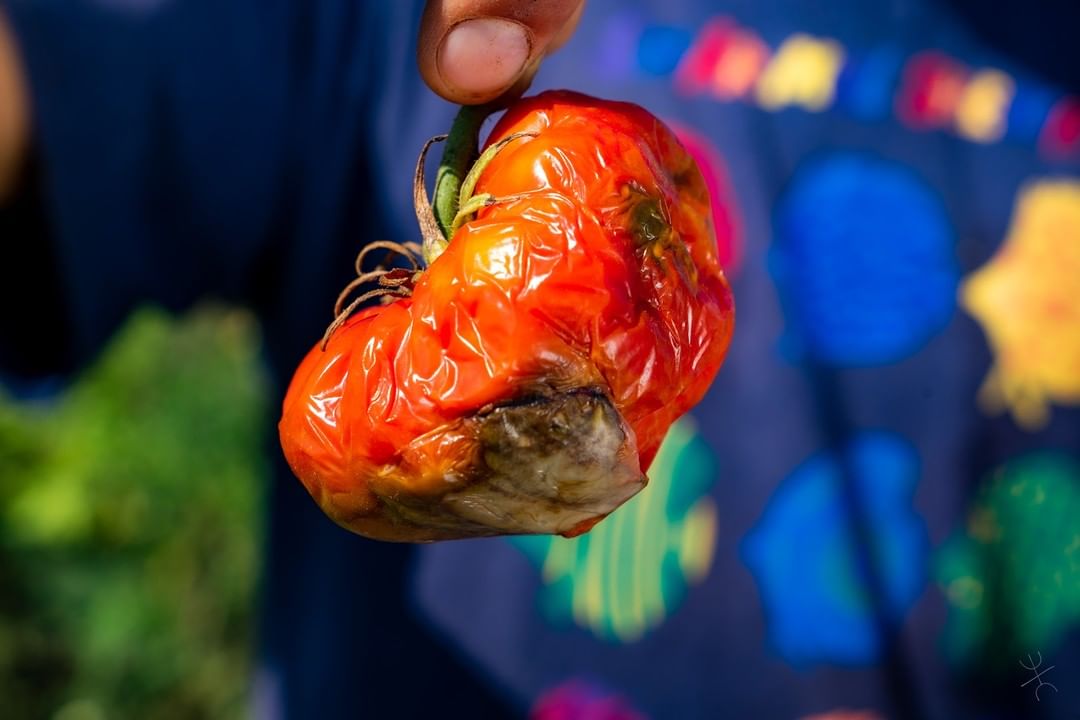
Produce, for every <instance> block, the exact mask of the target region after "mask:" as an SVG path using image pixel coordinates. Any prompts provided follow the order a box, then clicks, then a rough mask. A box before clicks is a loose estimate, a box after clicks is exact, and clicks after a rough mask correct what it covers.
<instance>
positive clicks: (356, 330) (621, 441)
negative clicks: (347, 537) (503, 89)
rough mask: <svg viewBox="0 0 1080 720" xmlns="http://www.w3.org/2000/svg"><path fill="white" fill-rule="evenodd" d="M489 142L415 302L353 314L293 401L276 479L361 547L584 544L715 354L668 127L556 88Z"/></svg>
mask: <svg viewBox="0 0 1080 720" xmlns="http://www.w3.org/2000/svg"><path fill="white" fill-rule="evenodd" d="M500 140H502V141H504V142H503V144H502V145H500V146H498V151H497V152H495V153H494V156H493V157H492V158H490V159H489V161H488V160H486V161H485V164H484V165H483V167H482V171H481V172H480V174H479V177H478V179H477V182H476V184H475V188H473V189H472V197H473V198H476V199H479V201H480V202H473V203H470V204H469V205H470V206H472V207H477V208H479V209H478V211H477V212H476V214H475V217H473V216H471V215H468V216H465V217H464V218H462V217H461V216H459V221H461V220H462V219H464V222H461V223H460V227H457V228H456V229H455V230H454V232H453V234H452V236H451V237H450V240H449V242H448V243H447V242H442V243H441V244H438V247H435V248H434V249H432V245H431V244H430V243H429V246H428V250H429V251H430V252H429V253H428V259H429V260H431V262H430V265H429V266H428V267H427V268H426V269H424V270H422V271H420V272H418V273H416V275H415V277H414V278H413V280H412V282H411V294H410V295H409V296H408V297H401V298H398V299H395V300H394V301H393V302H390V303H388V304H382V305H376V306H372V307H368V308H366V309H363V310H361V311H360V312H357V313H356V314H354V315H352V316H351V317H349V318H348V319H347V320H346V321H345V322H344V324H342V325H341V326H340V327H338V328H336V330H334V332H333V333H332V334H331V335H330V337H329V340H328V342H327V343H326V345H325V348H323V347H321V346H317V347H315V348H314V349H312V351H311V352H310V353H309V354H308V356H307V357H306V358H305V359H304V361H303V362H302V363H301V365H300V367H299V368H298V370H297V371H296V374H295V377H294V379H293V382H292V384H291V386H290V388H289V391H288V393H287V395H286V398H285V402H284V407H283V414H282V419H281V422H280V425H279V429H280V435H281V444H282V448H283V450H284V452H285V455H286V458H287V459H288V461H289V463H290V466H291V467H292V469H293V471H294V472H295V473H296V475H297V476H298V477H299V478H300V480H301V481H302V482H303V483H304V485H305V487H306V488H307V489H308V491H309V492H310V493H311V495H312V496H313V497H314V498H315V500H316V501H317V502H318V503H319V505H320V506H321V507H322V508H323V510H324V511H325V512H326V513H327V514H328V515H329V516H330V517H331V518H333V519H334V520H335V521H337V522H338V523H340V524H341V525H343V526H345V527H347V528H349V529H351V530H353V531H355V532H358V533H360V534H362V535H366V536H368V537H373V538H378V539H385V540H398V541H429V540H438V539H448V538H458V537H473V536H483V535H497V534H507V533H560V534H564V535H574V534H578V533H580V532H584V531H585V530H587V529H588V528H589V527H591V526H592V525H593V524H595V523H596V522H597V521H599V520H600V519H602V518H603V517H604V516H606V515H607V514H608V513H610V512H611V511H613V510H614V509H615V508H617V507H618V506H619V505H620V504H621V503H623V502H625V501H626V500H627V499H629V498H630V497H631V496H633V495H634V494H635V493H636V492H637V491H639V490H640V489H641V488H642V487H643V486H644V484H645V482H646V478H645V476H644V473H643V469H644V468H647V467H648V465H649V463H650V462H651V461H652V459H653V457H654V456H655V454H656V451H657V449H658V448H659V446H660V443H661V441H662V440H663V438H664V435H665V433H666V432H667V430H668V428H669V427H670V426H671V424H672V423H673V422H674V421H675V420H676V419H677V418H678V417H679V416H681V415H682V414H683V413H685V412H686V411H687V410H688V409H689V408H691V407H692V406H693V405H695V404H696V403H697V402H699V401H700V400H701V398H702V397H703V396H704V394H705V392H706V391H707V389H708V387H709V385H710V384H711V382H712V380H713V378H714V376H715V375H716V373H717V371H718V370H719V368H720V365H721V363H722V362H723V359H724V355H725V353H726V351H727V347H728V344H729V341H730V338H731V333H732V330H733V325H734V306H733V300H732V296H731V292H730V290H729V287H728V284H727V282H726V281H725V278H724V274H723V271H722V269H721V267H720V265H719V262H718V259H717V242H716V237H715V233H714V229H713V223H712V219H711V217H710V198H709V195H708V191H707V189H706V187H705V184H704V181H703V180H702V176H701V173H700V172H699V171H698V168H697V167H696V165H695V164H694V161H693V160H692V159H691V157H690V156H689V155H688V154H687V152H686V151H685V150H684V149H683V148H682V146H681V145H680V144H679V142H678V141H677V140H676V138H675V136H674V135H673V134H672V132H671V131H670V130H669V129H668V128H667V127H665V126H664V125H663V124H662V123H661V122H660V121H659V120H657V119H656V118H655V117H654V116H652V115H651V114H649V113H648V112H646V111H645V110H643V109H642V108H640V107H637V106H635V105H630V104H624V103H617V102H608V101H603V100H597V99H594V98H589V97H586V96H583V95H578V94H574V93H569V92H549V93H543V94H540V95H537V96H535V97H532V98H528V99H524V100H521V101H519V102H518V103H516V104H515V105H513V106H512V107H511V108H510V109H508V110H507V112H506V113H505V115H504V116H503V117H502V119H501V120H500V122H499V123H498V124H497V126H496V127H495V129H494V130H493V131H492V133H491V136H490V138H489V139H488V144H489V146H490V145H491V144H493V143H499V141H500ZM489 154H490V153H489ZM464 199H465V200H467V199H468V198H464ZM462 207H465V206H464V205H463V206H462Z"/></svg>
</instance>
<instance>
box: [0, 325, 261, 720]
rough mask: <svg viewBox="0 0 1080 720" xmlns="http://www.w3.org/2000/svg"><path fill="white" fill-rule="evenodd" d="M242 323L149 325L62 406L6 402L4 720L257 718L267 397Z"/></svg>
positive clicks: (114, 345)
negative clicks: (250, 699)
mask: <svg viewBox="0 0 1080 720" xmlns="http://www.w3.org/2000/svg"><path fill="white" fill-rule="evenodd" d="M256 330H257V328H256V325H255V323H254V320H253V318H252V317H251V316H250V315H249V314H246V313H244V312H239V311H236V310H229V309H224V308H221V307H207V308H203V309H200V310H197V311H194V312H193V313H191V314H190V315H188V316H185V317H182V318H174V317H171V316H169V315H167V314H165V313H163V312H160V311H156V310H152V309H147V310H143V311H141V312H139V313H138V314H136V315H135V316H134V317H132V319H131V320H130V321H129V322H128V323H127V325H126V327H125V328H124V330H123V331H121V333H120V334H119V335H118V336H117V337H116V338H115V339H114V340H113V341H112V342H111V343H110V345H109V347H108V349H107V350H106V351H105V352H104V354H103V355H102V356H101V357H100V358H99V359H98V360H97V361H96V362H95V363H94V364H93V366H91V367H89V368H88V369H87V370H86V371H85V372H83V373H82V374H81V375H80V376H79V378H78V379H77V380H76V381H75V382H74V384H72V385H71V386H70V388H68V389H66V390H65V391H63V392H62V393H61V394H60V395H58V396H55V397H52V398H50V399H48V400H47V401H38V402H30V401H23V402H17V401H15V400H13V399H12V398H10V397H7V396H0V698H2V701H0V702H2V705H3V708H4V709H3V711H2V712H0V714H2V715H3V716H5V717H13V718H48V717H55V718H56V719H57V720H97V719H99V718H100V719H104V718H110V719H111V718H160V719H162V720H166V719H169V718H229V717H240V716H242V715H243V714H244V713H243V711H244V702H245V701H246V698H247V692H248V688H249V686H250V680H249V678H250V672H251V666H252V644H251V641H252V636H253V623H252V615H253V609H254V594H255V588H256V577H257V570H258V564H259V561H258V550H259V547H260V544H259V538H260V535H261V528H262V524H263V520H262V512H261V511H262V503H261V496H262V493H263V489H264V488H265V485H266V480H265V475H266V467H265V464H266V461H265V457H266V453H265V447H264V440H265V436H264V434H263V433H262V428H263V423H262V419H263V417H264V416H265V410H266V403H267V393H266V388H265V378H264V375H263V372H262V368H261V365H260V363H259V361H258V354H257V352H258V335H257V331H256Z"/></svg>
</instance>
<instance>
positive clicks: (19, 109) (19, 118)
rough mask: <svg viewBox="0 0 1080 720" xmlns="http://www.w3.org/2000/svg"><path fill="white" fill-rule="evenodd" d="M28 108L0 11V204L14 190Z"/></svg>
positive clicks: (26, 139)
mask: <svg viewBox="0 0 1080 720" xmlns="http://www.w3.org/2000/svg"><path fill="white" fill-rule="evenodd" d="M29 104H30V103H29V100H28V98H27V94H26V84H25V82H24V79H23V70H22V63H21V60H20V58H19V54H18V48H17V47H16V45H15V38H14V36H13V35H12V32H11V26H10V25H9V24H8V20H7V17H6V16H5V15H4V12H3V10H0V201H2V200H3V199H4V198H5V197H7V196H8V195H9V194H10V193H11V192H12V191H13V190H14V189H15V180H16V178H17V177H18V172H19V168H20V165H21V164H22V159H23V155H24V154H25V152H26V146H27V144H28V143H29V139H30V108H29Z"/></svg>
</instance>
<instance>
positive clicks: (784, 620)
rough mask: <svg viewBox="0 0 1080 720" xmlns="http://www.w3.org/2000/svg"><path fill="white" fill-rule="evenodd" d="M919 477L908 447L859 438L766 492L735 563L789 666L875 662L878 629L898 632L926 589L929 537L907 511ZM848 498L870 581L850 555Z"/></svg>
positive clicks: (883, 437)
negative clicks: (751, 584)
mask: <svg viewBox="0 0 1080 720" xmlns="http://www.w3.org/2000/svg"><path fill="white" fill-rule="evenodd" d="M845 473H846V474H848V475H849V478H848V482H850V483H851V485H850V488H851V490H852V491H851V492H848V491H846V489H845V485H844V482H845V480H844V477H845ZM918 477H919V462H918V458H917V457H916V455H915V451H914V449H913V448H912V447H911V446H910V445H909V444H908V443H906V442H905V441H904V440H902V439H901V438H899V437H898V436H896V435H893V434H891V433H884V432H863V433H861V434H859V435H858V436H856V437H855V439H854V440H852V441H851V442H849V443H848V445H847V446H846V447H845V448H843V450H842V451H841V452H839V453H837V452H828V451H822V452H819V453H817V454H816V455H814V456H813V457H811V458H810V459H809V460H807V461H806V462H805V463H803V464H802V465H800V466H799V467H798V468H796V469H795V470H794V472H792V473H791V475H789V476H788V477H787V479H785V480H784V482H783V483H781V485H780V487H779V488H778V489H777V490H776V492H775V493H774V494H773V496H772V498H771V499H770V500H769V503H768V505H767V506H766V508H765V511H764V513H763V514H762V516H761V518H760V520H759V521H758V523H757V525H756V526H755V527H754V529H753V530H751V532H750V533H749V534H748V535H747V536H746V538H745V539H744V541H743V543H742V557H743V561H744V562H745V563H746V565H747V567H748V568H749V569H750V572H751V573H752V574H753V575H754V578H755V580H756V581H757V584H758V589H759V592H760V593H761V599H762V604H763V606H764V608H765V613H766V619H767V621H768V634H769V639H770V641H771V643H772V645H773V646H774V647H775V648H776V650H777V651H778V652H779V653H780V655H781V656H782V657H783V658H784V659H785V660H787V661H788V662H789V663H791V664H793V665H796V666H806V665H811V664H815V663H835V664H841V665H864V664H869V663H872V662H874V661H875V660H877V659H879V658H880V656H881V653H882V650H883V647H884V644H885V642H884V641H885V638H884V637H883V632H882V628H883V627H891V628H895V627H898V626H899V624H900V622H901V621H902V619H903V617H904V616H905V615H906V613H907V612H908V610H909V609H910V608H911V606H912V605H913V604H914V603H915V600H916V599H917V598H918V596H919V595H920V594H921V593H922V590H923V588H924V587H925V585H926V572H927V569H926V563H927V554H928V552H929V541H928V539H927V533H926V527H925V524H924V522H923V520H922V518H921V517H920V516H919V515H917V514H916V513H915V511H914V510H913V509H912V507H911V504H912V496H913V495H914V492H915V486H916V484H917V482H918ZM853 497H854V498H857V502H858V505H859V507H860V510H859V512H860V513H861V515H862V517H863V520H864V522H865V527H866V528H868V530H869V532H868V535H869V537H868V538H867V539H868V543H867V544H868V545H869V547H868V548H867V549H866V553H865V555H864V557H865V558H867V559H869V561H870V566H871V567H872V568H873V570H872V572H873V573H874V574H873V576H871V575H870V571H868V570H867V568H866V566H865V565H863V564H861V563H860V555H859V553H858V552H857V551H856V548H857V547H858V542H859V539H858V538H859V535H858V533H857V532H856V531H855V526H854V525H853V523H852V518H853V514H852V512H851V510H852V498H853ZM871 577H873V578H874V579H875V581H876V587H877V588H878V591H877V595H875V592H874V590H873V589H872V588H874V587H875V583H872V582H871Z"/></svg>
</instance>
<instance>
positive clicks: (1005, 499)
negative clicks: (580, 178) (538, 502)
mask: <svg viewBox="0 0 1080 720" xmlns="http://www.w3.org/2000/svg"><path fill="white" fill-rule="evenodd" d="M272 5H273V6H272V7H268V6H267V5H266V4H264V3H258V2H247V1H243V0H235V1H230V2H220V0H218V1H212V0H125V1H124V2H118V1H117V0H57V1H56V2H50V3H41V2H37V3H35V2H27V1H26V0H14V1H13V2H11V3H9V4H8V5H6V6H3V9H0V11H3V12H7V13H9V14H10V18H11V22H12V26H13V29H14V33H15V36H16V37H17V38H18V41H19V43H20V48H21V51H22V52H23V54H24V57H25V60H26V65H27V70H26V72H27V76H28V81H29V84H30V88H31V94H32V98H33V101H34V108H35V116H34V143H33V149H32V152H31V153H30V155H29V156H28V158H27V162H26V164H25V167H24V168H23V173H22V175H21V176H20V177H21V182H20V184H19V186H18V190H17V192H16V193H15V194H14V195H12V196H11V197H10V198H8V199H7V200H6V201H4V202H2V203H0V243H3V245H2V246H0V247H2V249H3V250H4V252H5V256H4V259H3V261H0V308H3V309H4V310H3V311H4V322H3V324H2V325H0V373H2V374H0V717H4V718H6V717H13V718H16V719H18V720H21V719H22V718H54V719H57V720H97V719H99V718H178V719H179V718H230V717H241V716H247V715H254V716H255V717H259V718H280V717H289V718H307V717H320V718H322V717H326V718H338V717H342V718H352V717H373V718H383V717H432V716H435V715H438V716H445V717H470V718H472V717H476V718H481V717H482V718H488V717H491V718H496V717H532V718H535V719H537V720H579V719H580V720H586V719H587V720H643V719H644V718H654V719H659V720H666V719H667V718H675V719H677V720H684V719H693V718H710V719H711V718H721V717H731V718H736V719H740V720H741V719H742V718H765V719H766V720H771V719H773V718H778V719H780V720H795V719H796V718H798V719H805V720H810V719H813V720H884V719H889V720H891V719H893V718H904V719H906V718H928V719H933V720H938V719H941V720H954V719H963V720H966V719H967V718H973V719H977V720H1018V719H1023V720H1026V719H1028V718H1032V719H1047V718H1050V719H1053V720H1076V719H1077V718H1080V43H1078V42H1077V39H1076V33H1077V28H1080V6H1077V5H1076V3H1075V2H1054V1H1053V0H1030V1H1029V2H1023V3H1020V2H980V3H975V2H970V1H969V0H950V1H947V2H935V1H933V0H879V1H870V0H834V1H833V2H830V3H818V2H811V1H810V0H724V1H717V2H706V1H704V0H636V1H634V2H624V1H617V0H589V2H587V4H586V7H585V11H584V14H583V16H582V20H581V25H580V27H579V29H578V31H577V33H576V35H575V36H574V38H573V39H572V40H571V41H570V42H569V43H568V45H567V46H566V47H565V48H564V49H563V50H561V51H560V52H559V53H557V54H555V55H554V56H552V57H551V58H550V59H548V60H547V61H545V63H544V65H543V67H542V69H541V71H540V73H539V75H538V76H537V78H536V81H535V83H534V87H533V89H534V90H536V91H540V90H543V89H548V88H562V87H569V88H573V89H576V90H580V91H583V92H587V93H591V94H594V95H597V96H603V97H607V98H614V99H622V100H628V101H632V102H636V103H639V104H641V105H643V106H644V107H646V108H647V109H649V110H651V111H653V112H654V113H656V114H657V115H658V116H660V117H661V118H662V119H663V120H664V121H665V122H667V123H668V124H669V125H670V126H671V127H672V128H673V129H674V130H675V131H676V133H677V134H678V136H679V138H680V139H681V141H682V142H683V144H684V146H685V147H686V148H687V150H688V151H689V152H690V153H691V154H692V155H693V156H694V157H695V159H696V160H697V161H698V164H699V166H700V168H701V170H702V173H703V175H704V177H705V180H706V183H707V184H708V186H709V189H710V192H711V193H712V201H713V216H714V221H715V225H716V230H717V235H718V242H719V252H720V257H721V260H722V261H723V263H724V265H725V268H726V271H727V273H728V277H729V279H730V280H731V282H732V286H733V289H734V291H735V297H736V304H737V309H738V320H737V323H736V326H737V327H736V334H735V338H734V341H733V344H732V349H731V353H730V356H729V359H728V361H727V364H726V365H725V367H724V368H723V370H722V371H721V373H720V376H719V377H718V379H717V381H716V383H715V385H714V387H713V389H712V391H711V392H710V394H709V395H708V397H706V399H705V400H704V401H703V402H702V403H701V405H700V406H699V407H697V408H695V409H694V410H693V411H692V412H691V413H690V414H689V415H688V416H687V417H686V418H684V419H683V420H681V421H680V422H679V423H677V424H676V425H675V426H674V427H673V428H672V430H671V432H670V433H669V436H668V438H667V440H666V442H665V444H664V446H663V448H662V449H661V452H660V454H659V455H658V457H657V459H656V462H655V463H654V465H653V466H652V468H651V469H650V472H649V475H650V486H649V488H648V489H647V491H646V492H644V493H642V494H641V495H640V496H639V497H638V498H635V499H634V500H633V501H631V502H630V503H628V504H627V506H626V507H625V508H623V509H621V510H620V511H619V512H617V513H615V514H614V515H613V516H612V517H611V518H609V519H608V520H606V521H605V522H603V523H602V524H600V525H599V526H598V527H597V528H596V529H595V530H593V531H592V532H590V533H589V534H588V535H586V536H583V537H581V538H576V539H574V540H565V539H561V538H556V539H553V538H546V537H528V538H509V539H507V538H499V539H491V540H482V541H469V542H460V543H446V544H439V545H435V546H431V547H424V548H406V547H397V546H389V545H384V544H378V543H372V542H369V541H366V540H363V539H361V538H357V537H354V536H352V535H349V534H348V533H346V532H345V531H343V530H341V529H339V528H337V527H336V526H334V525H333V524H332V523H331V522H330V521H329V520H328V519H326V518H325V517H324V516H322V514H321V513H319V512H318V511H317V509H316V508H315V506H314V503H312V502H311V501H310V499H309V498H308V497H307V495H306V494H305V493H304V491H303V489H302V488H301V487H300V484H299V483H298V482H296V480H295V479H294V478H292V476H291V474H290V473H289V471H288V469H287V468H286V467H285V466H284V463H283V461H282V459H281V456H280V451H279V450H278V448H277V445H276V439H275V438H274V436H273V424H274V422H275V421H276V418H277V416H278V409H279V407H280V400H281V396H282V393H283V390H284V387H285V384H286V383H287V381H288V379H289V378H290V376H291V373H292V371H293V369H294V368H295V366H296V364H297V362H298V360H299V359H300V357H302V355H303V353H305V352H306V351H307V350H308V349H309V348H310V347H311V345H312V344H313V343H314V342H315V341H316V340H317V338H318V337H319V335H320V334H321V332H322V330H323V328H324V327H325V324H326V322H327V321H328V320H329V316H330V308H331V307H332V306H333V301H334V298H335V297H336V295H337V292H338V290H339V289H340V288H341V287H342V286H343V285H344V284H345V282H347V281H348V280H349V279H350V276H351V275H352V259H353V257H354V256H355V253H356V252H357V250H358V249H359V247H360V246H361V244H362V243H363V242H364V241H366V240H372V239H382V238H392V239H395V240H409V239H415V237H416V235H417V231H416V227H415V218H414V216H413V209H412V206H411V202H412V197H411V193H410V190H411V175H412V172H413V167H414V166H413V163H414V162H415V154H416V152H417V151H418V150H419V148H420V146H421V145H422V143H423V142H424V140H426V139H427V138H429V137H431V136H432V135H434V134H437V133H440V132H444V131H445V130H446V128H447V127H448V126H449V123H450V120H451V118H452V116H453V113H454V111H455V108H454V107H452V106H451V105H449V104H448V103H446V102H444V101H442V100H440V99H438V98H437V97H435V96H434V95H433V94H432V93H431V92H430V91H429V90H428V89H427V88H426V86H424V84H423V83H422V82H421V80H420V78H419V75H418V73H417V70H416V63H415V43H416V36H417V29H418V25H419V19H420V14H421V11H422V9H423V5H424V3H423V2H421V1H420V0H408V1H403V2H400V3H398V2H394V3H378V2H369V3H365V2H358V1H357V0H318V1H309V0H303V1H302V2H301V1H299V0H297V1H296V2H283V3H278V4H272ZM429 170H432V168H429ZM208 303H210V304H208Z"/></svg>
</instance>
